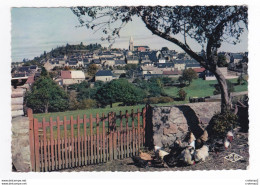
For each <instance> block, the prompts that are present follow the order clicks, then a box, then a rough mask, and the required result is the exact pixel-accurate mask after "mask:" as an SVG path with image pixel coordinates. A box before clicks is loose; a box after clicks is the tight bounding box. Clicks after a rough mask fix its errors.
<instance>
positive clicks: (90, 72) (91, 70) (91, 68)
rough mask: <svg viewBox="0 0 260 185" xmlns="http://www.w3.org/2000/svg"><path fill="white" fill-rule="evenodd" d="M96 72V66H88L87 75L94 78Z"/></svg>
mask: <svg viewBox="0 0 260 185" xmlns="http://www.w3.org/2000/svg"><path fill="white" fill-rule="evenodd" d="M97 70H98V66H97V65H96V64H90V65H89V66H88V69H87V72H88V75H90V76H94V75H95V74H96V72H97Z"/></svg>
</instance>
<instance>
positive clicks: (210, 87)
mask: <svg viewBox="0 0 260 185" xmlns="http://www.w3.org/2000/svg"><path fill="white" fill-rule="evenodd" d="M230 81H231V82H232V83H234V84H235V83H236V82H237V80H236V79H232V80H230ZM215 84H217V81H216V80H214V81H205V80H202V79H196V80H193V82H192V83H191V84H190V86H187V87H184V90H185V91H186V93H187V98H186V100H185V101H175V102H170V103H164V104H156V105H158V106H161V105H176V104H184V103H188V99H189V97H205V96H212V95H213V91H214V85H215ZM234 87H235V91H236V92H241V91H247V84H245V85H235V86H234ZM178 91H179V88H177V87H169V88H165V92H166V93H167V94H168V95H170V96H174V97H177V96H178V95H177V93H178ZM119 104H120V103H114V104H113V108H110V107H109V106H107V107H106V108H98V109H87V110H75V111H66V112H54V113H41V114H34V117H35V118H37V119H38V120H39V121H42V118H43V117H45V119H46V120H49V118H50V117H52V118H53V120H54V121H55V120H56V118H57V116H59V117H60V120H63V118H64V116H66V118H67V119H70V116H73V117H74V119H76V117H77V116H78V115H79V116H80V118H83V115H84V114H86V115H87V117H89V115H90V114H92V115H93V117H96V114H97V113H99V114H100V116H101V114H102V113H104V114H108V113H109V112H112V111H113V112H116V114H117V115H118V114H119V112H120V111H122V113H125V111H126V110H128V112H130V111H131V110H132V109H134V112H136V111H137V109H139V110H140V111H141V110H142V108H143V107H144V106H145V105H144V104H140V105H136V106H119Z"/></svg>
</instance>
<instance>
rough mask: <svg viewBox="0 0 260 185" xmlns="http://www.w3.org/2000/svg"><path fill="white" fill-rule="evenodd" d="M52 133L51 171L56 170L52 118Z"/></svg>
mask: <svg viewBox="0 0 260 185" xmlns="http://www.w3.org/2000/svg"><path fill="white" fill-rule="evenodd" d="M50 132H51V140H50V147H51V169H52V170H54V148H53V147H54V138H53V121H52V117H50Z"/></svg>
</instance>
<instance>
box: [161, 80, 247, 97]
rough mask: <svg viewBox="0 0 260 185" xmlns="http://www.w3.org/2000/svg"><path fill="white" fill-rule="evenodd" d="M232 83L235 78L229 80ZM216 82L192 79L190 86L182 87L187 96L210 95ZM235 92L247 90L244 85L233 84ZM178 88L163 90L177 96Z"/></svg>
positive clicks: (234, 81)
mask: <svg viewBox="0 0 260 185" xmlns="http://www.w3.org/2000/svg"><path fill="white" fill-rule="evenodd" d="M230 81H231V82H232V83H233V84H235V83H236V82H237V80H236V79H232V80H230ZM215 84H217V81H216V80H212V81H205V80H202V79H196V80H193V82H192V83H191V85H190V86H187V87H184V88H183V89H184V90H185V91H186V93H187V97H205V96H212V95H213V92H214V89H215V88H214V85H215ZM234 88H235V91H236V92H241V91H247V84H246V85H235V86H234ZM178 91H179V88H177V87H170V88H167V89H165V92H166V93H167V94H169V95H171V96H175V97H178V95H177V94H178Z"/></svg>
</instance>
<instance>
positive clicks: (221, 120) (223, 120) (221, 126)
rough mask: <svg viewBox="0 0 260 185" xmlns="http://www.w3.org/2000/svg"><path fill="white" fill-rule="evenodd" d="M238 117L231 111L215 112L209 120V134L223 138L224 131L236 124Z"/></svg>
mask: <svg viewBox="0 0 260 185" xmlns="http://www.w3.org/2000/svg"><path fill="white" fill-rule="evenodd" d="M237 121H238V117H237V116H236V115H235V114H234V113H232V112H231V111H225V112H224V113H218V114H215V115H214V116H213V117H212V119H211V121H210V128H211V129H210V130H211V134H212V135H213V137H215V138H223V137H225V135H226V133H227V132H228V131H229V130H231V129H233V128H235V127H236V126H237Z"/></svg>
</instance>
